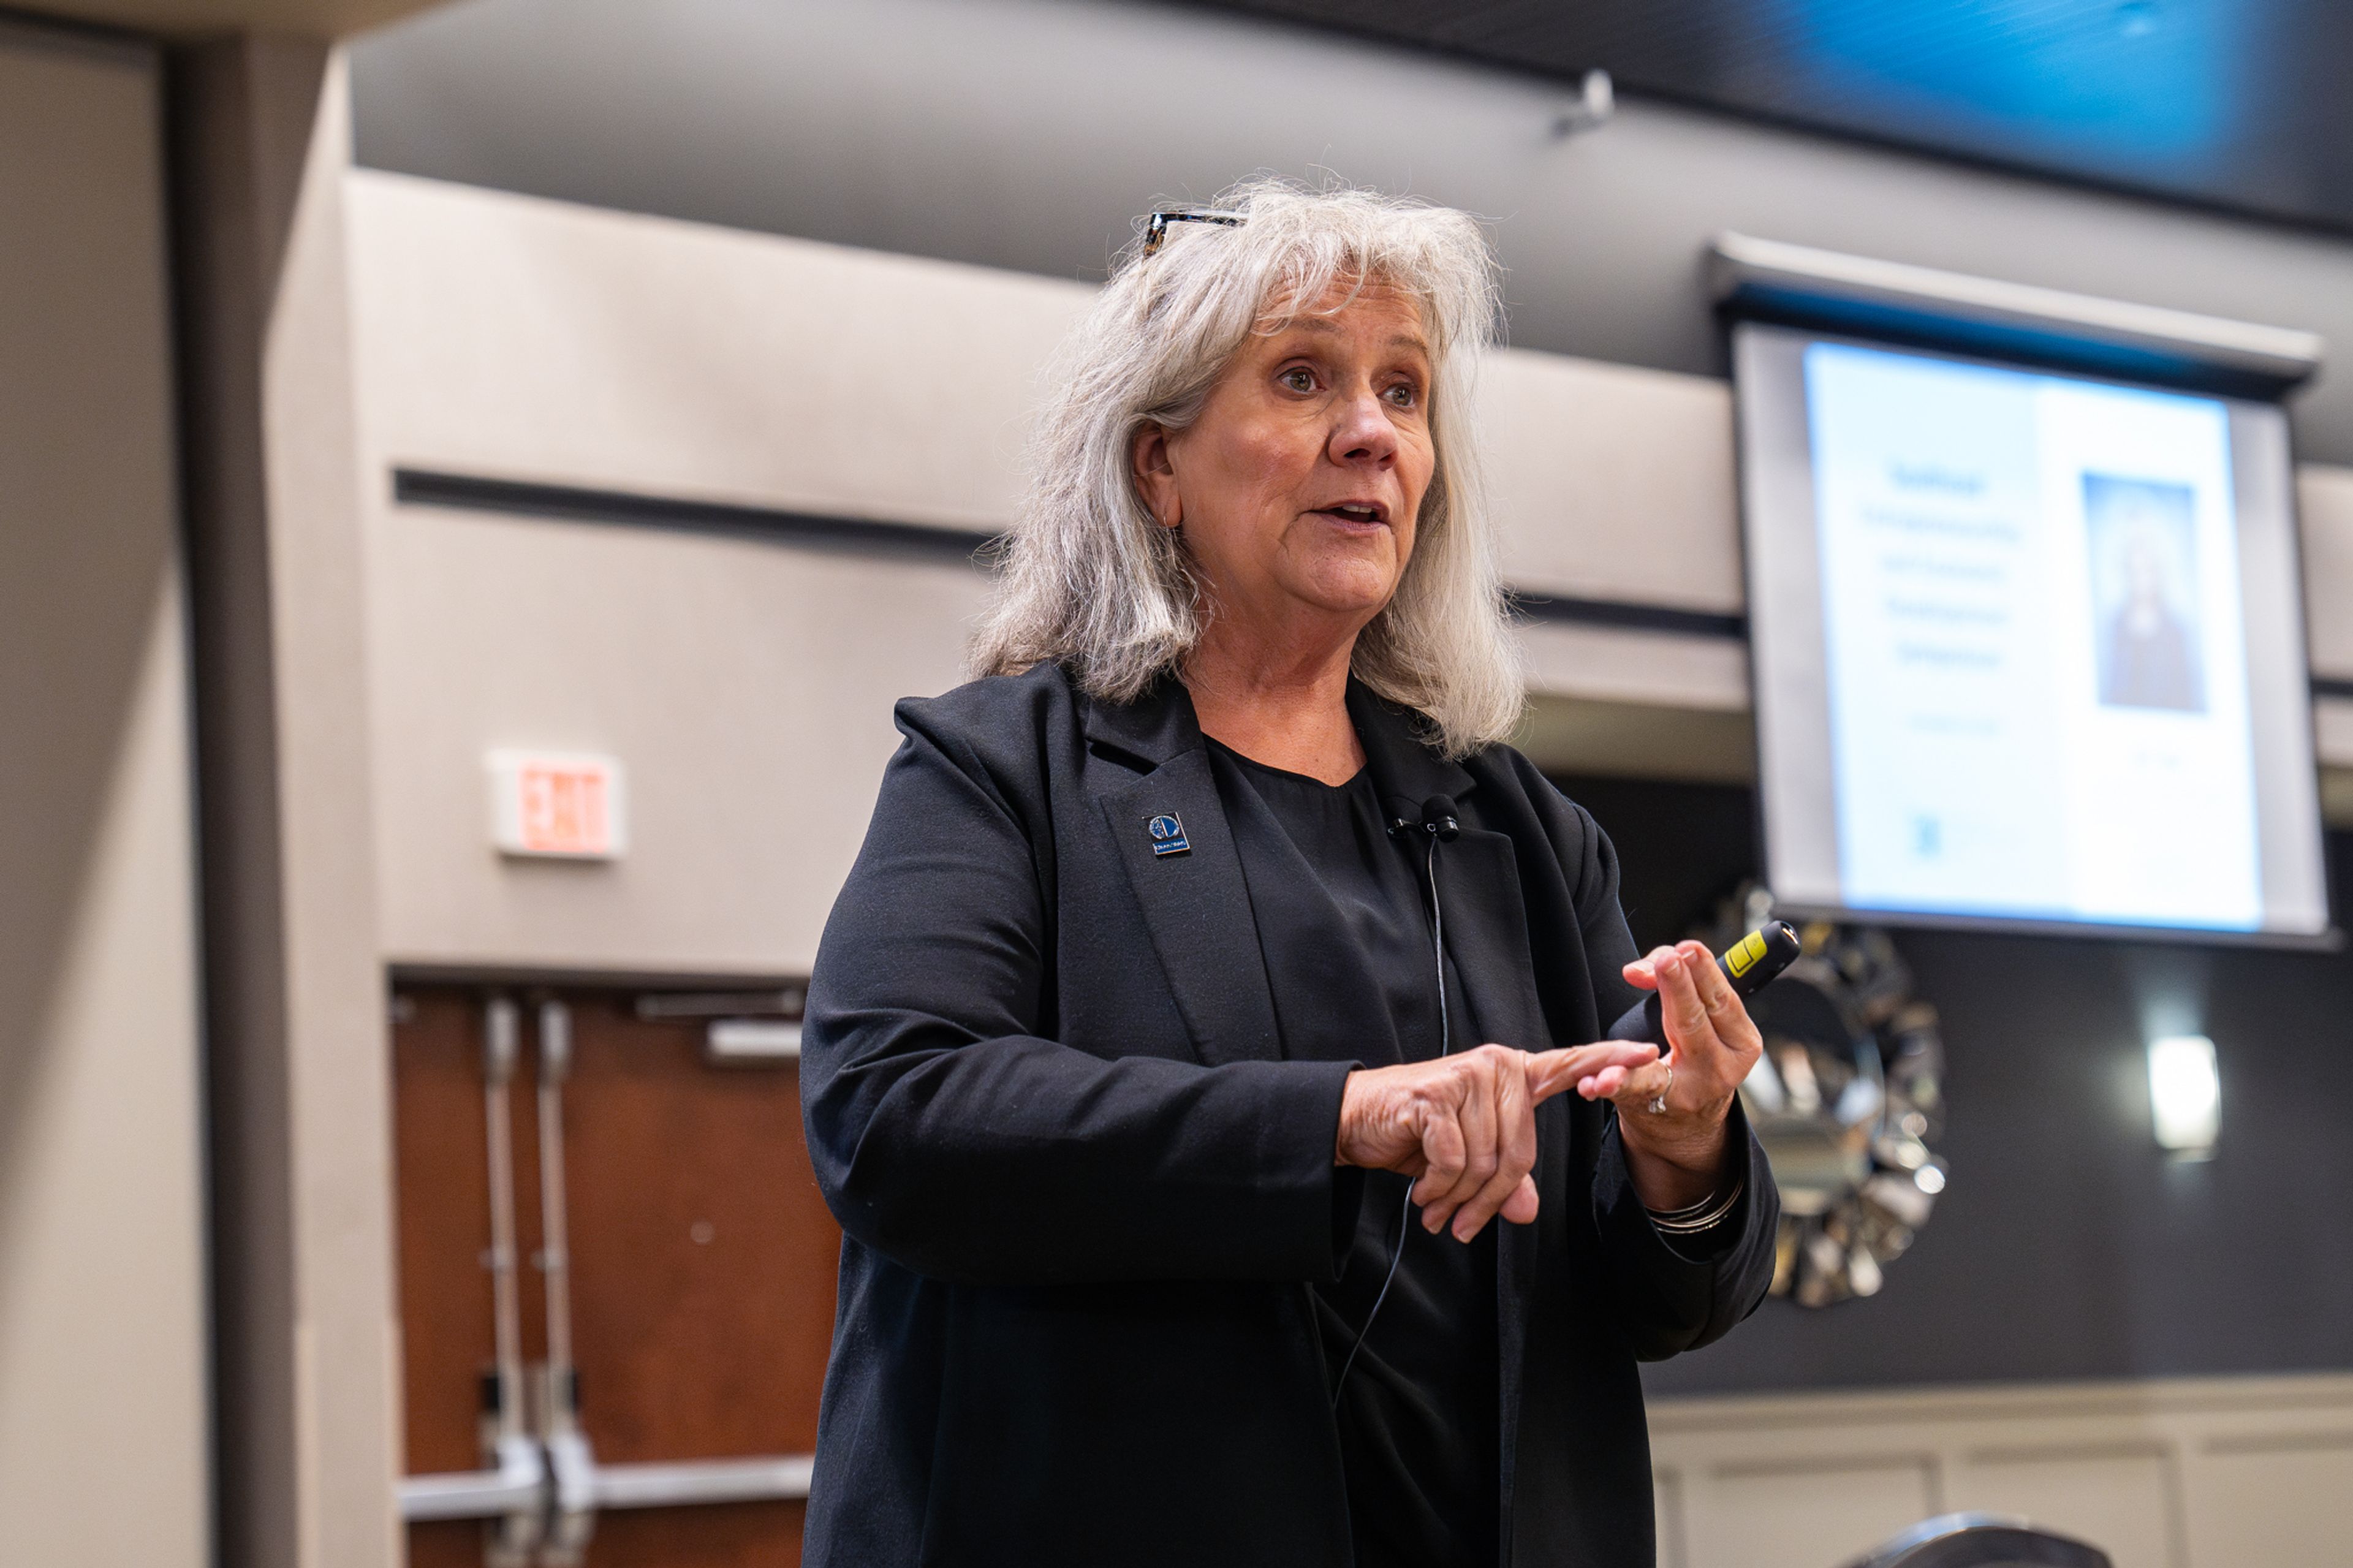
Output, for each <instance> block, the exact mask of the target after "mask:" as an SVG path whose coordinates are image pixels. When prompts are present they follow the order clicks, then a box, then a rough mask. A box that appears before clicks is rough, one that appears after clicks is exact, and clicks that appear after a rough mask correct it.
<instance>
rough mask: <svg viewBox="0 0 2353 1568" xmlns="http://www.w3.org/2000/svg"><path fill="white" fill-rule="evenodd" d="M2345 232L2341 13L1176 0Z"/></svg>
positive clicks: (1873, 2) (2147, 3)
mask: <svg viewBox="0 0 2353 1568" xmlns="http://www.w3.org/2000/svg"><path fill="white" fill-rule="evenodd" d="M1193 3H1194V4H1196V5H1201V6H1203V7H1204V8H1208V9H1218V10H1226V11H1237V12H1242V13H1246V14H1248V15H1251V16H1262V17H1273V18H1279V19H1282V20H1287V21H1292V22H1298V23H1304V24H1307V25H1310V26H1316V27H1321V28H1329V29H1335V30H1339V31H1345V32H1350V33H1355V34H1357V35H1359V36H1363V37H1375V38H1380V39H1384V40H1387V41H1389V42H1392V43H1399V44H1405V45H1409V46H1412V47H1419V48H1426V49H1432V50H1437V51H1440V52H1442V53H1446V54H1451V55H1455V56H1459V57H1461V58H1469V59H1475V60H1479V61H1482V62H1484V63H1487V64H1490V65H1500V66H1504V67H1508V68H1515V69H1518V70H1523V71H1527V72H1531V73H1535V74H1537V75H1541V76H1548V77H1554V78H1558V79H1573V78H1576V77H1577V76H1580V75H1581V74H1582V73H1583V72H1585V71H1586V70H1588V69H1589V68H1595V67H1599V68H1603V69H1606V70H1608V71H1609V73H1610V75H1611V76H1612V78H1613V79H1615V80H1616V82H1617V83H1618V85H1619V86H1620V87H1621V88H1624V89H1631V90H1636V91H1640V92H1643V93H1648V94H1651V95H1655V96H1659V97H1663V98H1668V99H1672V100H1680V101H1683V102H1685V103H1691V104H1697V105H1703V106H1706V107H1710V108H1715V109H1719V110H1727V111H1730V112H1732V113H1736V114H1741V115H1747V116H1755V117H1758V118H1763V119H1767V120H1772V121H1779V122H1783V123H1787V124H1792V125H1800V126H1806V127H1810V128H1815V129H1820V130H1824V131H1831V132H1839V133H1841V134H1844V135H1850V136H1861V137H1864V138H1868V139H1871V140H1873V141H1879V142H1888V143H1894V144H1898V145H1902V146H1905V147H1913V148H1920V149H1925V150H1928V151H1933V152H1936V153H1945V154H1947V155H1950V156H1957V157H1960V158H1965V159H1968V160H1972V161H1977V162H1983V163H1994V164H2000V165H2007V166H2010V167H2014V168H2021V169H2026V170H2031V171H2033V172H2035V173H2038V174H2055V175H2059V176H2061V177H2063V178H2068V179H2074V180H2081V181H2085V182H2089V183H2093V184H2103V185H2111V186H2116V187H2122V188H2126V189H2130V190H2137V191H2143V192H2147V193H2151V194H2154V195H2162V196H2165V197H2168V198H2170V199H2173V200H2177V201H2179V200H2187V201H2191V202H2196V203H2199V204H2201V205H2212V206H2217V207H2221V208H2226V209H2230V210H2232V211H2238V212H2246V213H2254V214H2259V215H2262V216H2267V217H2272V218H2277V219H2283V220H2285V221H2289V222H2294V223H2300V224H2317V225H2322V226H2327V227H2330V228H2337V229H2346V228H2353V94H2349V93H2348V91H2347V90H2346V89H2347V85H2348V74H2353V5H2348V4H2346V3H2345V0H1570V3H1565V0H1453V3H1451V4H1447V5H1431V4H1430V3H1429V0H1193Z"/></svg>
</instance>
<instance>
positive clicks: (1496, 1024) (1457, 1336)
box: [802, 182, 1778, 1568]
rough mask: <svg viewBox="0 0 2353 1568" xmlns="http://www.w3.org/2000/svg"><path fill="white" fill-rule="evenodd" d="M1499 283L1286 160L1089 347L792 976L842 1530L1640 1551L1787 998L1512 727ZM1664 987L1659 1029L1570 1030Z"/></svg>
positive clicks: (1285, 1550) (1068, 1541) (823, 1421)
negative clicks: (1501, 514) (1324, 187)
mask: <svg viewBox="0 0 2353 1568" xmlns="http://www.w3.org/2000/svg"><path fill="white" fill-rule="evenodd" d="M1496 297H1497V295H1496V282H1495V270H1494V265H1493V260H1492V258H1490V256H1489V254H1488V251H1487V248H1486V246H1485V242H1484V240H1483V238H1482V236H1481V234H1480V232H1479V230H1478V228H1477V226H1475V225H1474V224H1473V223H1472V221H1471V220H1470V219H1469V218H1468V217H1466V216H1463V215H1461V214H1460V213H1455V212H1449V211H1444V210H1440V209H1434V208H1430V207H1424V206H1417V205H1409V204H1407V203H1404V202H1399V201H1394V200H1389V199H1386V198H1383V197H1380V196H1377V195H1370V194H1367V193H1364V192H1357V191H1338V192H1331V193H1319V192H1309V191H1304V190H1301V189H1298V188H1296V187H1293V186H1290V185H1286V184H1279V183H1275V182H1260V183H1256V184H1250V185H1246V186H1243V187H1241V188H1240V189H1238V190H1236V191H1235V192H1232V193H1230V194H1229V196H1228V197H1227V199H1226V202H1225V205H1224V206H1223V207H1221V208H1219V209H1210V210H1188V211H1184V212H1170V213H1157V214H1155V215H1153V216H1152V217H1151V218H1150V219H1149V220H1148V221H1147V223H1146V225H1145V229H1144V233H1143V236H1142V238H1141V240H1140V242H1139V243H1138V245H1137V246H1136V247H1134V250H1133V251H1132V252H1130V253H1129V254H1128V255H1127V256H1126V257H1124V258H1123V263H1122V265H1121V267H1120V268H1119V269H1118V271H1117V273H1116V275H1115V276H1114V277H1113V279H1112V280H1111V282H1110V284H1109V285H1108V286H1107V287H1106V288H1105V289H1104V290H1103V294H1102V296H1101V298H1100V300H1098V301H1097V303H1096V304H1095V306H1094V308H1093V310H1092V312H1091V313H1090V314H1089V315H1088V317H1087V319H1086V320H1085V321H1084V322H1083V324H1082V326H1081V327H1080V328H1079V330H1078V331H1077V332H1076V334H1075V335H1074V337H1073V339H1072V341H1071V344H1070V346H1069V348H1068V350H1067V352H1066V353H1065V356H1064V357H1063V359H1062V360H1061V361H1060V363H1059V364H1058V366H1057V368H1056V370H1055V373H1054V376H1053V380H1052V384H1051V391H1050V395H1049V397H1048V400H1047V407H1046V409H1045V412H1044V414H1043V416H1042V426H1041V428H1040V431H1039V436H1038V438H1037V446H1036V451H1035V466H1036V474H1035V482H1034V488H1033V489H1032V492H1031V493H1030V495H1029V500H1028V501H1027V504H1026V505H1025V507H1024V508H1023V510H1022V512H1021V515H1020V518H1019V521H1018V523H1017V524H1016V526H1015V528H1014V530H1013V532H1012V536H1011V539H1010V542H1009V548H1008V552H1007V556H1006V559H1005V562H1004V563H1003V573H1002V576H1001V579H1000V584H999V588H998V595H997V602H996V605H995V606H994V608H993V610H992V611H991V613H990V615H989V616H988V619H987V623H986V624H985V626H984V627H983V629H982V632H981V634H980V637H979V641H978V645H977V648H976V668H977V671H978V673H979V675H980V677H981V679H976V680H975V681H974V682H972V683H971V684H970V685H967V686H964V687H961V688H959V689H956V690H954V691H951V692H949V693H948V694H947V695H946V696H944V697H940V698H937V699H934V700H926V701H915V700H910V701H906V702H902V703H901V704H900V705H899V709H898V723H899V728H900V730H901V731H902V732H903V733H904V735H905V737H906V739H905V743H904V744H903V745H902V746H901V747H900V750H899V752H898V755H897V756H896V757H895V758H893V759H892V763H891V766H890V770H889V772H888V773H887V775H886V777H885V779H884V782H883V785H882V791H881V800H880V801H879V803H878V804H877V805H876V808H875V813H874V819H873V824H872V826H871V829H870V830H869V832H868V835H867V839H866V844H865V847H864V848H863V850H862V851H861V852H860V856H859V858H858V862H857V866H856V868H855V869H854V870H853V871H852V872H851V874H850V877H849V883H848V885H847V886H846V887H845V888H844V889H843V890H842V893H841V897H840V900H839V902H837V903H836V904H835V906H834V910H833V915H832V919H831V921H829V922H828V925H827V928H826V932H825V938H824V942H823V944H822V947H821V949H820V951H819V952H818V960H817V965H816V973H815V976H814V979H813V981H812V984H811V985H810V988H809V998H808V1016H807V1026H806V1029H805V1033H804V1039H805V1042H806V1044H805V1047H804V1050H805V1055H804V1057H803V1066H802V1073H803V1079H802V1083H803V1109H804V1113H805V1116H806V1119H807V1131H808V1142H809V1149H810V1152H811V1154H812V1156H813V1157H814V1160H815V1163H816V1169H817V1175H818V1182H819V1184H821V1185H822V1186H823V1188H824V1191H825V1195H826V1198H827V1200H828V1203H829V1204H830V1205H832V1208H833V1212H834V1214H835V1215H837V1216H838V1217H839V1220H840V1222H841V1226H842V1230H843V1232H844V1238H843V1241H842V1251H841V1289H840V1304H839V1319H838V1322H837V1326H836V1329H835V1335H834V1342H833V1356H832V1363H831V1366H830V1368H829V1370H828V1374H827V1379H826V1386H825V1397H824V1405H823V1410H822V1415H821V1417H820V1421H819V1428H818V1455H817V1468H816V1476H815V1482H814V1486H813V1489H812V1492H811V1496H810V1502H809V1513H808V1523H807V1537H806V1543H805V1551H806V1552H807V1560H808V1561H809V1562H811V1563H817V1564H824V1565H827V1568H878V1565H882V1564H893V1565H895V1564H914V1563H943V1564H956V1563H1006V1564H1018V1565H1022V1568H1040V1565H1045V1564H1073V1565H1077V1564H1085V1565H1087V1568H1132V1565H1137V1564H1164V1563H1165V1564H1171V1565H1176V1564H1182V1565H1185V1568H1250V1565H1256V1564H1267V1565H1269V1568H1274V1565H1278V1564H1279V1565H1282V1568H1298V1565H1304V1564H1350V1563H1354V1564H1356V1568H1374V1565H1379V1564H1390V1563H1396V1564H1413V1565H1415V1568H1431V1565H1452V1564H1478V1565H1480V1568H1487V1565H1491V1564H1511V1563H1519V1564H1524V1565H1525V1564H1554V1563H1560V1564H1571V1563H1574V1564H1578V1565H1582V1568H1612V1565H1619V1564H1638V1563H1639V1564H1648V1563H1651V1561H1652V1557H1653V1546H1652V1541H1651V1528H1652V1527H1651V1517H1652V1516H1651V1467H1650V1457H1649V1450H1648V1442H1647V1438H1646V1436H1645V1430H1644V1425H1643V1417H1642V1394H1641V1383H1640V1381H1639V1379H1638V1377H1637V1375H1636V1371H1635V1363H1636V1362H1637V1361H1638V1360H1641V1359H1654V1358H1658V1357H1662V1356H1667V1355H1672V1354H1673V1353H1675V1352H1678V1351H1683V1350H1688V1349H1691V1348H1692V1347H1694V1346H1695V1345H1702V1344H1705V1343H1707V1342H1709V1341H1711V1340H1714V1339H1715V1338H1716V1337H1717V1336H1719V1335H1721V1334H1723V1333H1724V1332H1725V1331H1726V1330H1727V1329H1729V1328H1730V1327H1731V1326H1732V1325H1733V1324H1734V1323H1735V1322H1736V1321H1739V1320H1740V1319H1741V1318H1742V1317H1743V1316H1745V1315H1746V1313H1747V1312H1748V1311H1749V1310H1751V1309H1752V1308H1754V1307H1755V1305H1756V1304H1757V1300H1759V1298H1760V1297H1762V1295H1763V1294H1764V1292H1765V1289H1766V1287H1767V1283H1768V1281H1769V1279H1770V1276H1771V1272H1772V1247H1773V1232H1774V1224H1775V1217H1776V1213H1777V1207H1778V1200H1777V1198H1776V1196H1775V1194H1774V1190H1773V1186H1772V1178H1771V1176H1770V1174H1769V1173H1767V1168H1766V1165H1765V1162H1764V1159H1763V1156H1762V1155H1761V1153H1760V1152H1758V1151H1757V1147H1756V1145H1755V1143H1754V1142H1753V1140H1752V1139H1751V1138H1750V1136H1749V1133H1748V1130H1747V1126H1746V1122H1745V1121H1744V1120H1743V1119H1742V1117H1741V1114H1740V1111H1739V1109H1738V1100H1737V1097H1736V1092H1735V1091H1736V1089H1737V1087H1738V1085H1739V1083H1740V1080H1741V1079H1742V1078H1743V1077H1744V1076H1746V1073H1747V1070H1748V1068H1749V1065H1750V1064H1751V1063H1752V1062H1754V1061H1755V1060H1756V1058H1757V1051H1758V1048H1759V1042H1758V1039H1757V1031H1756V1029H1755V1027H1754V1026H1752V1025H1751V1023H1750V1022H1749V1019H1748V1017H1747V1015H1746V1012H1745V1011H1744V1010H1743V1008H1742V1006H1741V1005H1740V1002H1739V1000H1738V999H1737V998H1736V996H1735V995H1734V994H1733V993H1732V991H1731V989H1730V987H1729V986H1728V985H1727V984H1725V981H1724V979H1723V977H1722V976H1721V974H1720V973H1718V972H1717V970H1716V968H1715V964H1714V963H1712V962H1711V961H1710V959H1709V955H1708V954H1707V952H1706V950H1705V949H1704V948H1702V947H1701V946H1700V945H1699V944H1697V943H1695V942H1686V943H1684V944H1683V945H1682V946H1681V947H1679V948H1661V949H1659V950H1657V951H1656V952H1652V953H1651V954H1650V955H1648V956H1647V957H1641V958H1638V957H1637V956H1636V954H1635V952H1634V947H1633V942H1632V939H1631V937H1630V935H1629V934H1628V931H1627V927H1626V921H1625V918H1624V916H1623V915H1622V914H1621V913H1620V910H1619V906H1618V871H1617V862H1616V858H1615V856H1614V854H1613V852H1612V851H1611V849H1610V847H1609V842H1608V841H1607V840H1606V839H1605V838H1603V837H1602V836H1601V833H1600V830H1599V828H1598V827H1596V826H1595V825H1594V822H1593V819H1592V818H1591V817H1590V816H1588V815H1586V813H1585V812H1584V811H1583V810H1581V809H1580V808H1578V807H1577V805H1573V804H1572V803H1570V802H1569V801H1568V800H1567V799H1565V798H1564V797H1563V796H1562V795H1560V794H1559V792H1558V791H1556V789H1554V787H1553V786H1552V785H1551V784H1549V783H1547V782H1546V780H1545V778H1544V777H1543V776H1542V775H1541V774H1540V773H1537V772H1536V770H1535V767H1534V766H1533V765H1531V764H1530V763H1528V761H1527V760H1526V759H1525V758H1524V757H1522V756H1521V755H1519V754H1518V753H1517V752H1514V751H1513V750H1512V749H1511V748H1510V747H1509V746H1507V745H1505V744H1504V735H1505V734H1506V733H1507V732H1508V731H1509V730H1510V729H1511V727H1512V725H1513V723H1514V720H1515V718H1516V716H1517V714H1518V712H1519V709H1520V705H1521V702H1522V688H1521V684H1520V679H1519V675H1518V671H1517V669H1516V668H1515V665H1514V658H1513V653H1512V646H1511V641H1510V637H1509V632H1508V627H1507V623H1506V620H1505V607H1504V597H1503V595H1502V592H1501V589H1500V587H1499V583H1498V578H1497V569H1496V561H1495V555H1496V551H1495V542H1494V539H1493V532H1492V528H1491V524H1490V521H1489V519H1488V515H1487V512H1486V510H1485V508H1484V506H1483V504H1482V495H1481V490H1480V484H1479V474H1478V465H1477V462H1476V460H1475V452H1474V449H1473V433H1472V429H1471V427H1470V422H1469V403H1468V389H1469V384H1470V382H1471V380H1472V374H1473V372H1474V371H1475V369H1476V368H1477V365H1478V363H1479V360H1480V357H1481V354H1482V351H1483V350H1484V349H1485V348H1486V347H1487V345H1488V343H1489V341H1490V338H1491V335H1492V333H1493V328H1494V321H1495V314H1496ZM1645 990H1654V991H1656V992H1658V993H1659V994H1660V997H1661V1003H1662V1011H1663V1015H1664V1020H1665V1026H1666V1033H1667V1036H1668V1044H1669V1050H1668V1052H1667V1054H1666V1056H1665V1058H1664V1059H1663V1060H1662V1059H1661V1057H1660V1053H1659V1051H1658V1050H1657V1048H1656V1047H1651V1046H1645V1045H1623V1044H1615V1043H1600V1044H1595V1043H1590V1042H1595V1041H1597V1040H1599V1039H1600V1037H1601V1035H1602V1031H1603V1028H1604V1026H1605V1025H1606V1023H1607V1021H1608V1020H1609V1019H1611V1018H1614V1017H1616V1016H1618V1015H1619V1013H1620V1012H1621V1011H1622V1010H1623V1009H1625V1008H1626V1007H1627V1006H1628V1005H1630V1004H1632V1003H1634V1002H1637V1001H1639V1000H1641V991H1645Z"/></svg>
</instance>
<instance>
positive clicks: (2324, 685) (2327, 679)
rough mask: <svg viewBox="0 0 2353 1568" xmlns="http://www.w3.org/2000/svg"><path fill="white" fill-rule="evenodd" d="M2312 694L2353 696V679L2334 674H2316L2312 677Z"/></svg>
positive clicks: (2317, 695)
mask: <svg viewBox="0 0 2353 1568" xmlns="http://www.w3.org/2000/svg"><path fill="white" fill-rule="evenodd" d="M2312 694H2313V695H2314V696H2315V697H2353V680H2347V679H2342V678H2340V677H2337V676H2334V675H2316V676H2314V677H2313V678H2312Z"/></svg>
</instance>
